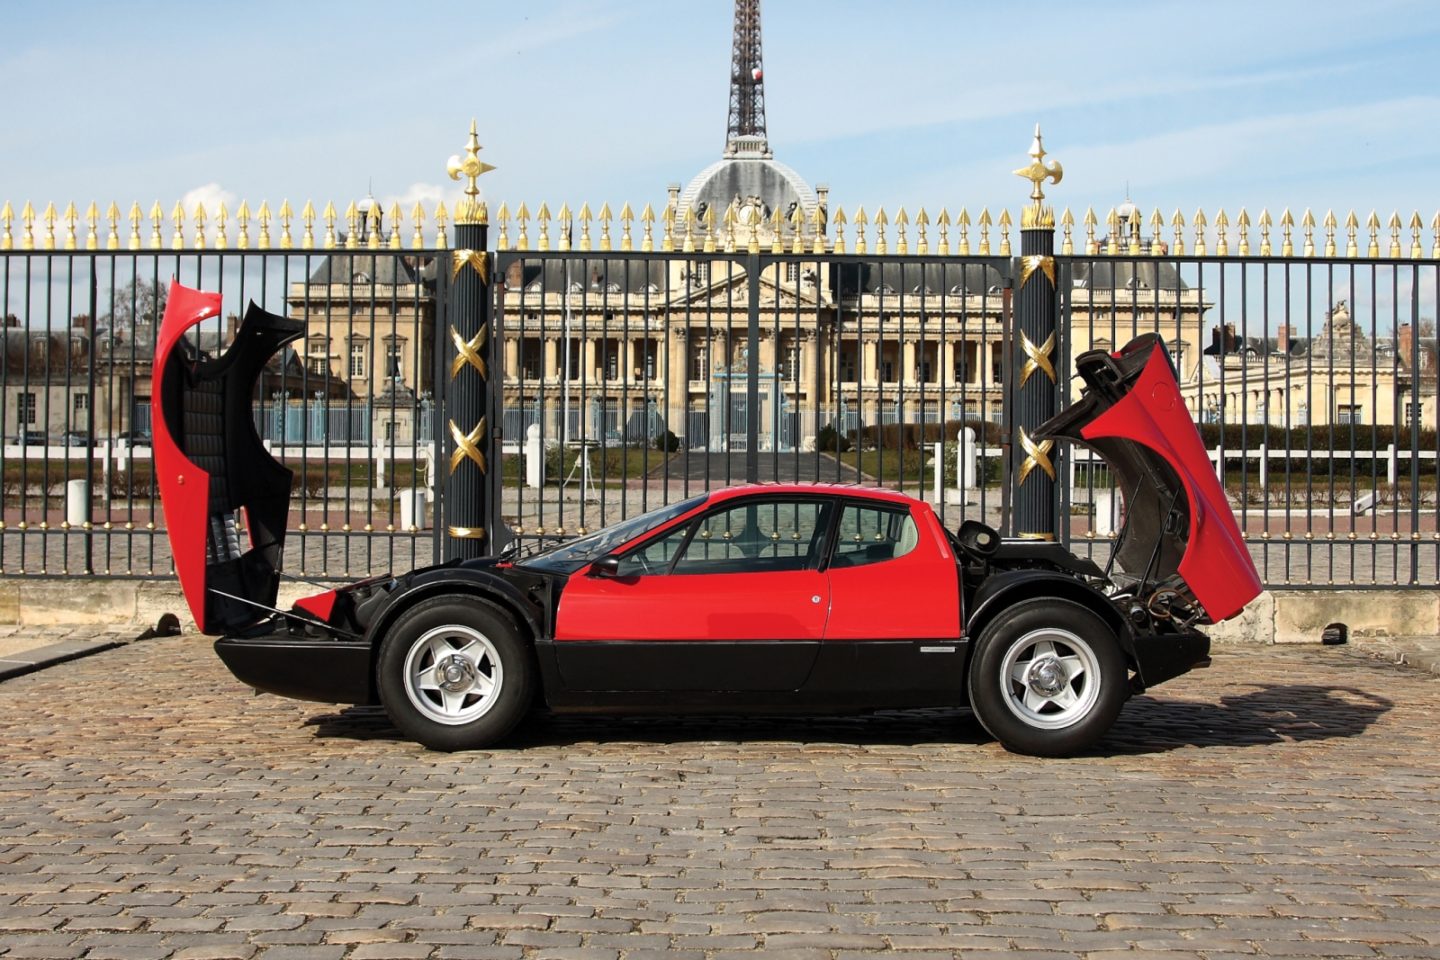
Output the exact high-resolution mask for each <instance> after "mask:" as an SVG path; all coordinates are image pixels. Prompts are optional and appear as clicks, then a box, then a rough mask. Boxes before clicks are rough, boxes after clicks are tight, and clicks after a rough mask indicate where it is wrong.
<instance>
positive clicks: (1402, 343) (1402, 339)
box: [1395, 323, 1415, 370]
mask: <svg viewBox="0 0 1440 960" xmlns="http://www.w3.org/2000/svg"><path fill="white" fill-rule="evenodd" d="M1414 349H1415V328H1414V327H1412V326H1410V324H1408V323H1402V324H1400V333H1399V335H1398V336H1397V337H1396V338H1395V350H1396V352H1397V353H1399V354H1400V366H1402V367H1404V368H1406V369H1407V370H1408V369H1409V368H1410V352H1411V351H1412V350H1414Z"/></svg>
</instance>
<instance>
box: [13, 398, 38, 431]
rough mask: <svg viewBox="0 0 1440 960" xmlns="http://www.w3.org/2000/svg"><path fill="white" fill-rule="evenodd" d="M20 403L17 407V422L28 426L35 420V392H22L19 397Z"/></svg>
mask: <svg viewBox="0 0 1440 960" xmlns="http://www.w3.org/2000/svg"><path fill="white" fill-rule="evenodd" d="M17 399H18V400H19V404H18V405H17V406H16V408H15V422H16V423H18V424H19V425H20V426H22V427H24V426H28V425H30V424H32V423H34V422H35V410H36V403H35V394H33V393H22V394H20V395H19V397H18V398H17Z"/></svg>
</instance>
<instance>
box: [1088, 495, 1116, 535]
mask: <svg viewBox="0 0 1440 960" xmlns="http://www.w3.org/2000/svg"><path fill="white" fill-rule="evenodd" d="M1094 497H1095V501H1094V503H1095V522H1094V524H1093V526H1094V528H1095V536H1097V537H1113V536H1114V535H1115V531H1116V529H1117V528H1118V527H1119V523H1118V522H1117V521H1118V520H1119V517H1118V513H1119V511H1118V510H1116V509H1115V506H1116V504H1117V503H1119V497H1118V496H1116V494H1115V492H1114V491H1113V490H1096V491H1095V492H1094Z"/></svg>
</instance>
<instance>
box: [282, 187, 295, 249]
mask: <svg viewBox="0 0 1440 960" xmlns="http://www.w3.org/2000/svg"><path fill="white" fill-rule="evenodd" d="M279 213H280V249H281V250H290V249H293V248H294V246H295V238H294V237H292V236H290V221H291V220H293V219H294V218H295V208H294V207H292V206H290V201H289V199H287V198H285V197H281V198H280V211H279Z"/></svg>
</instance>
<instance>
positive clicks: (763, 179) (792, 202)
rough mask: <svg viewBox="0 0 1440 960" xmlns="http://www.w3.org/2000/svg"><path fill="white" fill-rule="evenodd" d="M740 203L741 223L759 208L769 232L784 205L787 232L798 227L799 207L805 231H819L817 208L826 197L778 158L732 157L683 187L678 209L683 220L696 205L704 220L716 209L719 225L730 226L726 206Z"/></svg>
mask: <svg viewBox="0 0 1440 960" xmlns="http://www.w3.org/2000/svg"><path fill="white" fill-rule="evenodd" d="M732 206H734V207H735V210H736V213H737V214H739V216H740V220H739V226H740V227H741V228H745V227H747V226H748V224H749V223H750V217H751V213H750V211H752V210H754V211H756V213H758V215H759V220H758V222H757V226H760V227H762V228H764V230H765V231H766V232H768V230H769V228H770V225H771V223H772V218H773V217H774V216H775V211H777V210H778V211H780V213H781V215H782V216H783V217H784V218H785V225H784V229H783V230H782V233H784V234H791V233H793V227H792V220H791V217H792V216H793V214H794V211H795V210H796V209H797V208H798V209H799V210H800V212H801V214H802V215H803V217H804V227H803V228H802V230H801V233H802V234H807V235H808V234H812V233H814V229H815V228H814V222H815V211H816V210H817V209H819V207H820V200H819V198H818V196H817V195H816V193H815V190H814V188H812V187H811V186H810V184H808V183H806V182H805V181H804V180H803V179H802V178H801V176H800V174H798V173H796V172H795V171H794V170H792V169H791V168H790V167H787V166H786V165H785V164H783V163H781V162H779V161H778V160H773V159H768V158H759V157H727V158H726V159H723V160H717V161H716V162H715V163H712V164H711V165H710V166H708V167H706V168H705V169H704V170H701V171H700V173H699V174H697V175H696V176H695V178H694V179H693V180H691V181H690V183H689V185H688V186H686V187H685V189H684V190H683V191H681V193H680V199H679V204H678V207H677V210H676V214H677V219H678V221H679V222H680V223H681V224H683V223H684V222H685V218H686V216H687V215H688V214H689V212H690V211H692V210H693V211H694V212H695V219H696V220H697V221H698V222H699V223H700V224H702V225H703V224H704V222H705V218H706V216H707V213H708V211H710V210H714V211H715V227H716V229H717V230H720V231H723V230H724V223H725V211H726V210H728V209H729V208H730V207H732Z"/></svg>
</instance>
